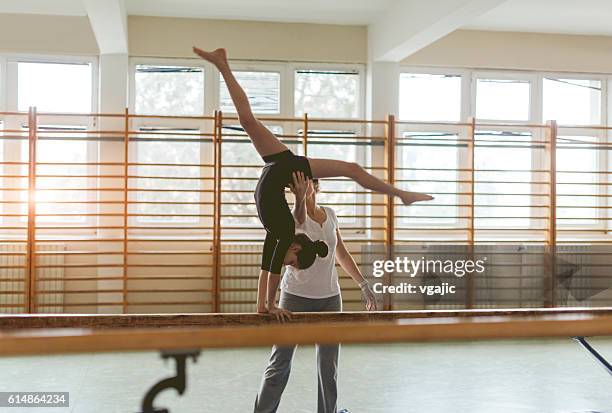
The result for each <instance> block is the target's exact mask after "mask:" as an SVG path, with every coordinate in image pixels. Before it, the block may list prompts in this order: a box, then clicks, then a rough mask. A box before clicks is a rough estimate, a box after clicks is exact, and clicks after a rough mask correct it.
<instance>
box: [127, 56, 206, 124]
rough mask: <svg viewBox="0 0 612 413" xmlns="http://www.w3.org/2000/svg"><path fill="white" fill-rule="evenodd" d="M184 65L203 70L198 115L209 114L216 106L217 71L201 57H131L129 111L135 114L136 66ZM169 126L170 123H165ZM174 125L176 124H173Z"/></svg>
mask: <svg viewBox="0 0 612 413" xmlns="http://www.w3.org/2000/svg"><path fill="white" fill-rule="evenodd" d="M139 65H147V66H178V67H181V66H185V67H199V68H202V69H203V72H204V94H203V96H204V102H203V108H204V113H202V114H201V115H200V116H206V115H211V114H212V113H213V112H214V110H215V108H216V106H215V104H214V99H213V98H214V93H212V91H213V89H214V88H215V85H214V79H213V78H214V76H215V73H216V72H217V71H216V70H215V69H214V68H213V66H212V65H211V64H210V63H208V62H206V61H204V60H202V59H173V58H155V57H150V58H149V57H131V58H130V61H129V71H130V72H129V77H128V108H129V111H130V113H134V114H136V66H139ZM166 126H170V125H166ZM174 126H176V125H174Z"/></svg>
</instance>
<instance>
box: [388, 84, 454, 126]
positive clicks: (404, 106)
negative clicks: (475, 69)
mask: <svg viewBox="0 0 612 413" xmlns="http://www.w3.org/2000/svg"><path fill="white" fill-rule="evenodd" d="M399 99H400V101H399V105H400V106H399V117H400V119H402V120H415V121H455V122H456V121H459V120H461V76H460V75H436V74H421V73H402V74H401V75H400V95H399Z"/></svg>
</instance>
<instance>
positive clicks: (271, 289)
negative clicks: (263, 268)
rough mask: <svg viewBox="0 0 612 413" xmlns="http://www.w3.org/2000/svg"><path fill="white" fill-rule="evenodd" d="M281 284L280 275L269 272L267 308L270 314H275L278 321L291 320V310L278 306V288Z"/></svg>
mask: <svg viewBox="0 0 612 413" xmlns="http://www.w3.org/2000/svg"><path fill="white" fill-rule="evenodd" d="M279 284H280V275H278V274H272V273H271V272H269V273H268V289H267V298H268V305H267V309H268V312H269V313H270V314H272V315H273V316H275V317H276V318H277V319H278V321H281V322H283V321H285V320H291V312H290V311H288V310H285V309H283V308H279V307H277V306H276V291H277V290H278V285H279Z"/></svg>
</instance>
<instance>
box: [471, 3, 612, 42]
mask: <svg viewBox="0 0 612 413" xmlns="http://www.w3.org/2000/svg"><path fill="white" fill-rule="evenodd" d="M466 28H470V29H481V30H503V31H518V32H541V33H569V34H599V35H612V1H610V0H508V1H507V2H505V3H503V4H502V5H500V6H498V7H497V8H495V9H493V10H491V11H489V12H487V13H485V14H483V15H481V16H480V17H477V18H476V19H475V20H473V21H472V22H471V23H470V24H469V25H467V26H466Z"/></svg>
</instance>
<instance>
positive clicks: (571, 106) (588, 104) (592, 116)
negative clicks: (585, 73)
mask: <svg viewBox="0 0 612 413" xmlns="http://www.w3.org/2000/svg"><path fill="white" fill-rule="evenodd" d="M543 86H544V120H556V121H557V122H558V123H559V124H565V125H593V124H600V123H601V81H600V80H584V79H583V80H581V79H567V78H565V79H564V78H554V77H545V78H544V81H543Z"/></svg>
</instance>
